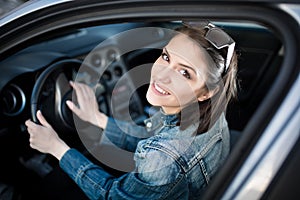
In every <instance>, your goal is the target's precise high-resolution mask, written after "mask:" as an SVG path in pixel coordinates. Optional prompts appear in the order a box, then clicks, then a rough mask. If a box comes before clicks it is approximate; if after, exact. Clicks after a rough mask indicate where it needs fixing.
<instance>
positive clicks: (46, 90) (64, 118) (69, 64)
mask: <svg viewBox="0 0 300 200" xmlns="http://www.w3.org/2000/svg"><path fill="white" fill-rule="evenodd" d="M75 78H76V81H78V80H79V82H83V83H86V84H89V85H90V86H92V87H93V88H94V89H96V90H95V91H96V98H97V101H98V105H99V108H100V109H101V112H104V113H106V114H107V113H108V104H107V102H106V99H107V98H106V92H105V86H104V83H100V81H99V72H97V71H96V70H95V69H94V68H93V67H91V66H89V65H87V64H84V63H83V62H81V61H80V60H77V59H66V60H61V61H58V62H55V63H53V64H52V65H50V66H49V67H47V69H46V70H44V71H43V72H42V73H41V74H40V76H39V77H38V78H37V80H36V82H35V85H34V87H33V91H32V95H31V117H32V120H33V121H34V122H35V123H39V121H38V119H37V117H36V112H37V111H38V110H41V111H42V113H43V115H44V116H45V118H46V120H47V121H48V122H49V123H50V124H51V125H52V127H53V128H54V129H55V130H56V131H57V130H59V131H57V132H59V133H60V134H65V133H67V132H70V131H71V132H74V131H75V130H76V129H75V124H74V120H75V118H78V117H77V116H76V115H75V114H73V113H72V111H71V110H70V109H69V108H68V106H67V105H66V101H67V100H72V101H73V102H76V95H75V92H74V93H73V89H72V87H71V86H70V84H69V81H70V80H73V81H74V80H75ZM76 120H79V118H78V119H76Z"/></svg>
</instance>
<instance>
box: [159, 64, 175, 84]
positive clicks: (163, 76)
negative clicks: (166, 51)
mask: <svg viewBox="0 0 300 200" xmlns="http://www.w3.org/2000/svg"><path fill="white" fill-rule="evenodd" d="M171 71H172V70H171V69H170V68H169V67H166V66H165V67H161V69H160V70H158V71H157V74H156V77H157V79H158V81H160V82H161V83H164V84H168V83H171V77H172V75H171V74H172V72H171Z"/></svg>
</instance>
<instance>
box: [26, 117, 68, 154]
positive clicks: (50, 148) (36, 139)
mask: <svg viewBox="0 0 300 200" xmlns="http://www.w3.org/2000/svg"><path fill="white" fill-rule="evenodd" d="M36 115H37V118H38V120H39V122H40V123H41V125H39V124H36V123H34V122H32V121H31V120H27V121H26V122H25V125H26V126H27V130H28V133H29V135H30V138H29V142H30V146H31V148H33V149H36V150H38V151H40V152H42V153H49V154H51V155H53V156H54V157H56V158H57V159H58V160H60V159H61V157H62V156H63V155H64V154H65V152H66V151H67V150H68V149H70V147H69V146H68V145H67V144H66V143H65V142H64V141H63V140H61V139H60V138H59V136H58V135H57V133H56V132H55V131H54V130H53V128H52V126H51V125H50V124H49V123H48V122H47V121H46V119H45V118H44V116H43V115H42V113H41V111H38V112H37V114H36Z"/></svg>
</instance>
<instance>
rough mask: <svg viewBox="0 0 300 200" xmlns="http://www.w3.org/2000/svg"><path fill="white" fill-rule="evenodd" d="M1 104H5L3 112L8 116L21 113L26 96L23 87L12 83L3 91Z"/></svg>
mask: <svg viewBox="0 0 300 200" xmlns="http://www.w3.org/2000/svg"><path fill="white" fill-rule="evenodd" d="M1 96H2V99H1V104H2V105H3V110H2V112H3V114H5V115H7V116H16V115H18V114H20V113H21V112H22V111H23V110H24V107H25V104H26V98H25V95H24V92H23V91H22V89H21V88H20V87H19V86H17V85H15V84H10V85H8V86H7V87H5V88H4V90H3V91H2V95H1Z"/></svg>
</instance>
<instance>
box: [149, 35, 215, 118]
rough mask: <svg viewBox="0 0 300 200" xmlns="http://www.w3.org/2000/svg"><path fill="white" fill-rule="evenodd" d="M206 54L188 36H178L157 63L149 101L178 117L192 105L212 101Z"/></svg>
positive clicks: (169, 44) (153, 68)
mask: <svg viewBox="0 0 300 200" xmlns="http://www.w3.org/2000/svg"><path fill="white" fill-rule="evenodd" d="M205 56H206V55H205V51H204V50H203V49H202V47H200V46H199V45H197V44H196V43H195V42H194V41H192V40H191V39H190V38H189V37H187V36H185V35H182V34H180V35H177V36H175V37H174V38H173V39H171V41H170V42H169V43H168V45H167V46H166V47H165V48H164V49H163V52H162V54H161V56H160V57H159V58H158V59H157V60H156V61H155V63H154V65H153V67H152V71H151V79H150V85H149V88H148V91H147V100H148V102H149V103H150V104H152V105H153V106H161V107H162V109H163V110H164V112H165V113H167V114H175V113H178V112H180V110H181V108H183V107H185V106H186V105H188V104H189V103H191V102H196V101H203V100H205V99H207V98H209V97H210V96H209V93H208V92H207V90H206V89H204V88H206V87H205V76H204V72H205V69H206V66H207V64H206V63H207V62H206V59H205V58H206V57H205Z"/></svg>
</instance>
